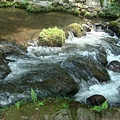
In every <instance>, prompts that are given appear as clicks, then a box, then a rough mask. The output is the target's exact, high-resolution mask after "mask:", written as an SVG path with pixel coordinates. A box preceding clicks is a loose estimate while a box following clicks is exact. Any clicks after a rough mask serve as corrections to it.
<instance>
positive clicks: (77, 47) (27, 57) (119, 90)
mask: <svg viewBox="0 0 120 120" xmlns="http://www.w3.org/2000/svg"><path fill="white" fill-rule="evenodd" d="M108 39H113V40H115V41H116V46H117V47H118V48H119V47H120V39H118V38H117V37H116V36H113V37H111V36H109V35H108V34H107V33H105V32H103V31H102V30H99V31H94V30H92V31H91V32H88V33H87V34H86V36H83V37H81V38H76V37H74V36H73V35H72V34H70V36H69V38H68V39H66V41H65V44H64V45H63V47H45V46H44V47H42V46H37V44H36V43H32V44H31V46H29V47H28V48H27V53H24V54H23V56H16V55H10V56H8V57H7V59H9V60H12V62H9V67H10V68H11V71H12V72H11V73H10V74H9V75H8V76H7V77H6V78H5V79H4V81H3V80H1V81H0V83H1V84H2V85H3V86H4V87H2V89H1V88H0V105H8V104H10V103H12V102H13V101H15V99H16V101H18V100H20V99H24V98H27V97H29V95H30V90H29V89H30V88H27V85H26V84H27V83H28V84H29V85H30V86H32V84H34V83H35V82H40V81H42V80H43V79H44V76H43V74H44V73H46V72H47V70H48V69H50V67H51V65H54V64H59V65H60V66H62V67H63V68H64V66H63V65H64V63H65V61H66V60H67V59H68V58H70V57H76V56H92V57H93V58H94V59H95V60H96V57H95V54H96V51H92V52H91V51H90V49H89V48H88V47H87V45H90V46H92V47H93V48H94V47H97V46H100V47H102V48H104V49H105V51H106V52H107V60H108V63H110V62H111V61H113V60H118V61H119V62H120V55H119V54H117V53H115V52H113V48H112V47H111V46H110V45H109V43H108V42H107V41H106V40H108ZM118 51H120V48H119V49H118ZM76 72H77V71H76ZM38 73H39V74H38ZM68 73H69V72H68ZM108 73H109V75H110V81H109V82H105V83H99V82H98V81H97V80H96V79H95V78H92V79H91V80H90V81H89V83H88V82H86V81H84V80H82V79H79V78H77V77H76V76H75V75H74V74H71V73H69V74H70V76H71V77H72V78H73V79H74V80H75V81H76V82H78V83H79V86H80V88H81V89H80V91H79V92H78V93H77V94H76V95H75V96H74V99H75V100H77V101H80V102H86V98H87V97H89V96H91V95H94V94H101V95H104V96H105V97H106V99H107V100H108V102H109V103H110V104H111V105H115V104H120V73H117V72H113V71H110V70H108ZM79 81H80V82H79ZM19 88H22V89H19ZM8 89H10V91H8ZM35 89H36V90H37V91H39V89H38V88H35Z"/></svg>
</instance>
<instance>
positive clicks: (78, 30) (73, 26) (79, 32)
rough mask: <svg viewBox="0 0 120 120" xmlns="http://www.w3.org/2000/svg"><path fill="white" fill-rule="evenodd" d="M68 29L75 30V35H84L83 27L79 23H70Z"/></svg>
mask: <svg viewBox="0 0 120 120" xmlns="http://www.w3.org/2000/svg"><path fill="white" fill-rule="evenodd" d="M68 31H71V32H73V34H74V36H75V37H81V36H82V35H83V34H82V31H83V28H82V26H81V25H80V24H78V23H72V24H70V25H69V26H68Z"/></svg>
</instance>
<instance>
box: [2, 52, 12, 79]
mask: <svg viewBox="0 0 120 120" xmlns="http://www.w3.org/2000/svg"><path fill="white" fill-rule="evenodd" d="M5 60H6V57H5V54H4V52H3V51H2V50H0V79H4V78H5V77H6V76H7V75H8V74H9V73H10V72H11V70H10V68H9V66H8V64H7V62H6V61H5Z"/></svg>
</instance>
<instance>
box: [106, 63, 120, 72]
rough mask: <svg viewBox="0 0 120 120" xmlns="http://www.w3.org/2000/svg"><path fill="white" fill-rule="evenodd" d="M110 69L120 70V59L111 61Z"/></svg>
mask: <svg viewBox="0 0 120 120" xmlns="http://www.w3.org/2000/svg"><path fill="white" fill-rule="evenodd" d="M107 68H108V69H109V70H112V71H114V72H120V62H119V61H111V62H110V63H109V65H108V66H107Z"/></svg>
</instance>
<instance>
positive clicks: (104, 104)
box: [92, 101, 108, 112]
mask: <svg viewBox="0 0 120 120" xmlns="http://www.w3.org/2000/svg"><path fill="white" fill-rule="evenodd" d="M107 108H108V103H107V101H105V102H104V103H103V104H102V105H100V106H94V107H93V108H92V110H95V111H97V112H101V111H102V110H104V109H107Z"/></svg>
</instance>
